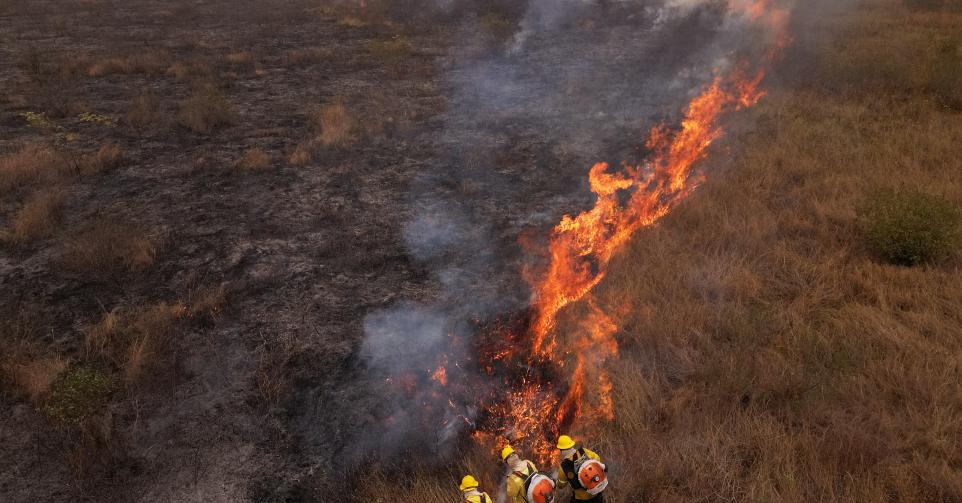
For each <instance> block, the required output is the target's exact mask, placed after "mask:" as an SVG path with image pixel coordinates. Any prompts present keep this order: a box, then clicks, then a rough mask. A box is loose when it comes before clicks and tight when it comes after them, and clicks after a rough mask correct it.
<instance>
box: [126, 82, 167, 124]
mask: <svg viewBox="0 0 962 503" xmlns="http://www.w3.org/2000/svg"><path fill="white" fill-rule="evenodd" d="M162 119H163V116H162V115H161V113H160V100H158V99H157V97H156V96H155V95H154V93H153V92H151V91H150V90H149V89H147V90H145V91H144V92H142V93H140V94H139V95H138V96H136V97H135V98H134V99H133V100H132V101H131V102H130V108H129V109H128V110H127V115H125V116H124V122H125V123H127V125H129V126H130V127H132V128H134V129H146V128H148V127H150V126H159V125H163V120H162Z"/></svg>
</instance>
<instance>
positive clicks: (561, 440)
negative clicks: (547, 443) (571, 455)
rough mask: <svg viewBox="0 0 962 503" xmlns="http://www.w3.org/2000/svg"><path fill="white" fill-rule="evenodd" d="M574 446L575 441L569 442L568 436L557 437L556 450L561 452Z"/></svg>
mask: <svg viewBox="0 0 962 503" xmlns="http://www.w3.org/2000/svg"><path fill="white" fill-rule="evenodd" d="M574 446H575V441H574V440H571V437H569V436H568V435H561V436H560V437H558V448H559V449H561V450H565V449H570V448H572V447H574Z"/></svg>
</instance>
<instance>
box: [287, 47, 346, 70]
mask: <svg viewBox="0 0 962 503" xmlns="http://www.w3.org/2000/svg"><path fill="white" fill-rule="evenodd" d="M333 57H334V51H332V50H331V49H330V48H327V47H302V48H298V49H291V50H289V51H287V52H286V53H284V63H285V65H286V66H308V65H313V64H316V63H320V62H322V61H327V60H329V59H331V58H333Z"/></svg>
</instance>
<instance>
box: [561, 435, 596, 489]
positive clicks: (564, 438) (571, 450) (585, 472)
mask: <svg viewBox="0 0 962 503" xmlns="http://www.w3.org/2000/svg"><path fill="white" fill-rule="evenodd" d="M558 450H560V451H561V466H560V467H559V468H558V486H559V487H563V486H564V485H566V484H570V485H571V489H573V490H574V499H575V501H591V502H594V503H604V501H605V494H604V490H605V488H607V487H608V467H607V466H605V464H604V463H602V462H601V457H600V456H598V455H597V454H595V453H594V452H593V451H591V450H589V449H587V448H585V447H581V446H578V445H577V444H575V441H574V440H572V439H571V437H569V436H568V435H561V436H560V437H558Z"/></svg>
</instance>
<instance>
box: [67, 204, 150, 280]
mask: <svg viewBox="0 0 962 503" xmlns="http://www.w3.org/2000/svg"><path fill="white" fill-rule="evenodd" d="M156 254H157V243H156V242H155V239H153V238H151V237H150V236H149V235H147V234H146V233H145V232H144V231H143V230H141V229H140V228H139V227H137V226H134V225H130V224H127V223H124V222H119V221H115V220H111V219H106V218H101V219H99V220H97V221H96V222H94V223H93V224H91V225H90V226H89V227H87V228H86V229H84V230H82V231H80V232H79V233H77V234H76V235H74V236H73V237H72V238H69V239H68V240H67V242H66V245H65V250H64V252H63V256H62V261H63V264H64V266H65V267H67V268H68V269H70V270H72V271H76V272H80V273H85V274H90V275H94V276H98V277H107V278H113V277H116V276H118V275H120V274H123V273H125V272H137V271H142V270H144V269H146V268H148V267H150V266H151V265H152V264H153V263H154V258H155V256H156Z"/></svg>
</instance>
